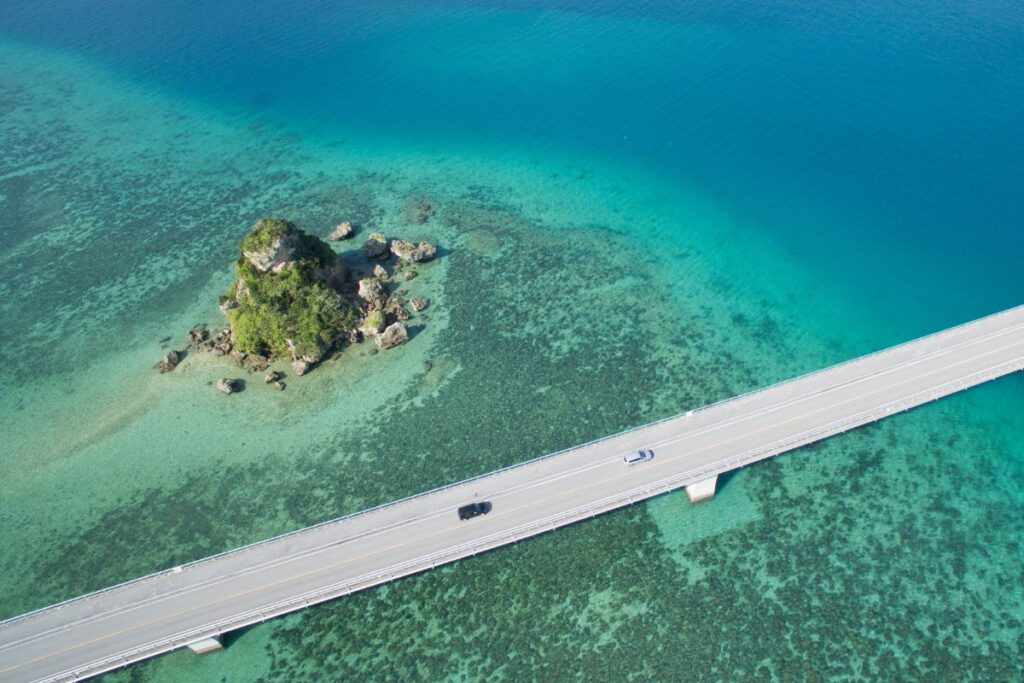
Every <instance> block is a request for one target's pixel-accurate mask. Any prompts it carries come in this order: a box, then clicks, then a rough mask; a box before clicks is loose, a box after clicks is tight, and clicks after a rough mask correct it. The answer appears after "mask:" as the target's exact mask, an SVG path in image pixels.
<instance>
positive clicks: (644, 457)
mask: <svg viewBox="0 0 1024 683" xmlns="http://www.w3.org/2000/svg"><path fill="white" fill-rule="evenodd" d="M622 460H623V461H624V462H625V463H626V464H627V465H635V464H637V463H638V462H647V461H648V460H654V451H630V452H629V453H626V454H625V455H624V456H622Z"/></svg>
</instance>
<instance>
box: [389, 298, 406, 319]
mask: <svg viewBox="0 0 1024 683" xmlns="http://www.w3.org/2000/svg"><path fill="white" fill-rule="evenodd" d="M384 313H385V314H387V315H389V316H391V317H392V318H394V319H395V320H408V319H409V317H410V316H409V311H407V310H405V305H404V304H403V303H402V299H401V297H398V296H393V297H391V298H390V299H388V303H387V305H386V306H384Z"/></svg>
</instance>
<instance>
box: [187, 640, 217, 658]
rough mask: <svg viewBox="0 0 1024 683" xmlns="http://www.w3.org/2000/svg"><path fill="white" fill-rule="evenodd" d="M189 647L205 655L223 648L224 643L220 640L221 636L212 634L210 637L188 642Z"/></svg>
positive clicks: (198, 653)
mask: <svg viewBox="0 0 1024 683" xmlns="http://www.w3.org/2000/svg"><path fill="white" fill-rule="evenodd" d="M188 649H190V650H192V652H195V653H196V654H197V655H205V654H208V653H210V652H216V651H217V650H223V649H224V645H223V644H222V643H221V642H220V636H210V637H209V638H203V639H202V640H197V641H196V642H194V643H189V644H188Z"/></svg>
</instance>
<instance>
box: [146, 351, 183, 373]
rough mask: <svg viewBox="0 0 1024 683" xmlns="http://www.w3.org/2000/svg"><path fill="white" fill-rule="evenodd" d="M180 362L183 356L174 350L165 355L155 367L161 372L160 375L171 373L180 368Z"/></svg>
mask: <svg viewBox="0 0 1024 683" xmlns="http://www.w3.org/2000/svg"><path fill="white" fill-rule="evenodd" d="M180 362H181V354H180V353H178V352H177V351H175V350H174V349H171V350H170V351H168V352H167V353H165V354H164V357H163V358H161V359H160V361H159V362H158V363H157V364H156V365H154V366H153V367H155V368H156V369H157V370H159V371H160V374H163V373H165V372H170V371H171V370H174V368H176V367H178V363H180Z"/></svg>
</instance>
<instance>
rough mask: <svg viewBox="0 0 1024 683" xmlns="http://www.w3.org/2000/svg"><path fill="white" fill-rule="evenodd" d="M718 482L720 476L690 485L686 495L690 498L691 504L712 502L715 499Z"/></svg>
mask: <svg viewBox="0 0 1024 683" xmlns="http://www.w3.org/2000/svg"><path fill="white" fill-rule="evenodd" d="M717 482H718V475H717V474H716V475H715V476H713V477H711V478H710V479H705V480H704V481H698V482H697V483H696V484H690V485H689V486H687V487H686V495H687V496H689V497H690V502H691V503H700V502H703V501H705V500H711V499H712V498H714V497H715V484H716V483H717Z"/></svg>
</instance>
